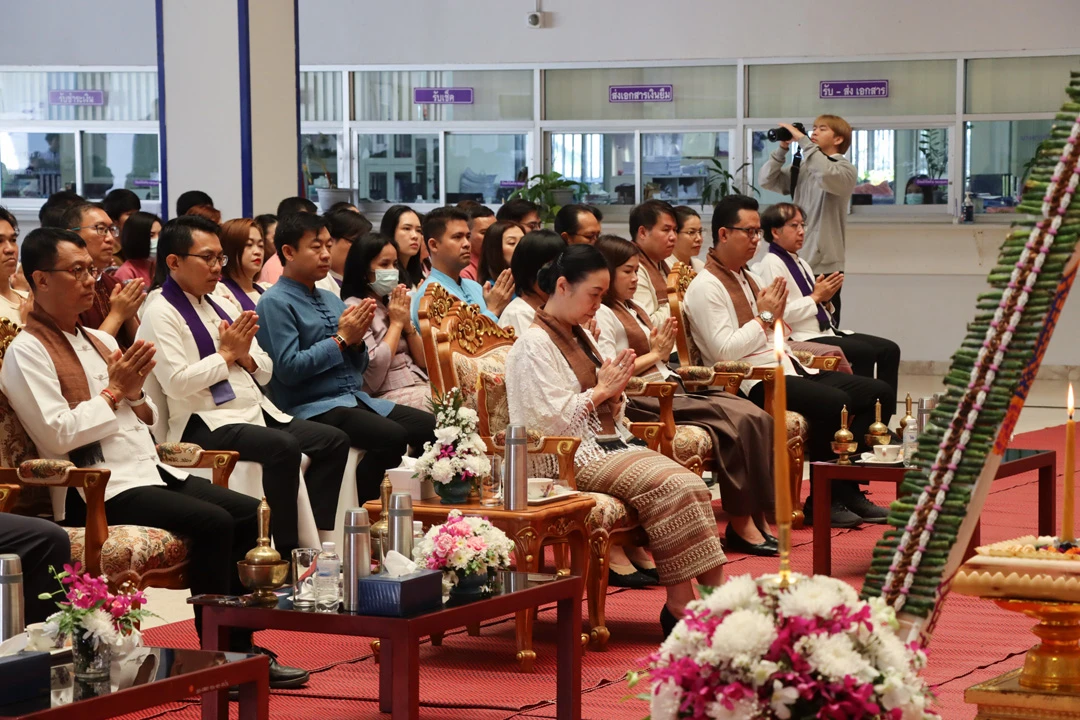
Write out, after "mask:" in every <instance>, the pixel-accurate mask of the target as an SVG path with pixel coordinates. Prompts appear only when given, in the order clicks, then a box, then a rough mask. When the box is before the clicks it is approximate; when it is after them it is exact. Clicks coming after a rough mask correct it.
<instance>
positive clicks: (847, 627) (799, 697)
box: [630, 575, 938, 720]
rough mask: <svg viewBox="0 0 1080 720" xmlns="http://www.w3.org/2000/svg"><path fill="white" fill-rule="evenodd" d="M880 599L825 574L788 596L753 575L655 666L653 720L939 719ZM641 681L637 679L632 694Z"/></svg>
mask: <svg viewBox="0 0 1080 720" xmlns="http://www.w3.org/2000/svg"><path fill="white" fill-rule="evenodd" d="M897 627H899V626H898V624H897V622H896V613H895V612H894V611H893V609H892V608H891V607H889V605H888V604H887V603H886V602H885V601H884V600H882V599H881V598H872V599H870V601H869V602H863V601H860V600H859V599H858V596H857V595H856V593H855V591H854V590H853V589H852V588H851V586H850V585H848V584H847V583H845V582H843V581H841V580H836V579H834V578H831V577H827V576H823V575H815V576H814V577H810V578H799V581H798V582H797V583H796V584H794V585H793V586H791V587H789V588H787V589H784V590H780V589H779V588H778V587H776V586H775V585H774V584H769V583H761V584H759V583H758V582H757V581H755V580H754V579H753V578H752V577H750V576H749V575H743V576H740V577H735V578H732V579H731V580H728V581H727V582H726V583H724V584H723V585H722V586H720V587H718V588H715V589H714V590H712V591H711V592H709V593H707V594H705V595H704V597H702V599H700V600H695V601H694V602H692V603H690V605H689V606H688V607H687V611H686V614H685V615H684V616H683V619H682V620H681V621H679V623H678V625H676V626H675V629H674V630H673V631H672V632H671V635H669V636H668V638H667V640H665V641H664V643H663V644H662V645H661V646H660V649H659V650H658V651H657V652H656V653H655V654H653V655H652V656H651V657H650V658H649V668H650V669H649V676H650V682H651V684H652V687H651V692H650V693H649V694H647V695H643V696H640V697H642V699H647V700H648V701H649V703H650V709H651V718H652V720H677V719H678V718H699V717H708V718H731V719H732V720H734V719H736V718H746V720H751V719H752V718H765V719H767V720H809V719H810V718H821V717H830V718H882V719H885V720H924V719H927V718H937V717H938V716H937V715H935V714H934V713H932V712H930V711H929V710H928V709H927V707H928V705H929V704H930V700H931V699H932V696H931V695H930V691H929V689H928V688H927V686H926V684H925V683H924V682H923V680H922V678H920V677H919V674H918V673H919V670H920V669H922V668H923V666H925V664H926V655H925V654H924V653H923V651H922V650H921V649H919V647H918V646H917V645H916V644H915V643H911V644H909V645H905V644H904V643H903V642H902V641H901V640H900V638H898V637H897V635H896V629H897ZM638 679H639V677H638V676H637V674H636V673H631V675H630V684H631V686H633V684H634V683H636V682H637V681H638Z"/></svg>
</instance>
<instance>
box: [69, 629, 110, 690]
mask: <svg viewBox="0 0 1080 720" xmlns="http://www.w3.org/2000/svg"><path fill="white" fill-rule="evenodd" d="M71 661H72V665H74V672H75V679H76V680H77V681H79V682H83V683H99V682H104V681H107V680H108V679H109V664H110V663H111V662H112V647H111V646H110V645H107V644H105V643H98V644H97V647H94V638H93V637H92V636H91V635H89V634H88V633H85V632H83V631H82V630H76V631H75V635H74V637H72V638H71Z"/></svg>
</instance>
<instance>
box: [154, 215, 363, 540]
mask: <svg viewBox="0 0 1080 720" xmlns="http://www.w3.org/2000/svg"><path fill="white" fill-rule="evenodd" d="M158 244H159V247H160V248H161V253H160V254H159V257H161V258H163V262H164V263H165V264H166V267H167V268H168V276H167V278H166V280H165V283H164V285H162V288H161V297H160V298H156V299H154V300H152V301H151V302H150V304H149V306H148V307H147V308H146V312H145V313H144V314H143V322H142V326H141V327H140V328H139V334H138V338H139V339H141V340H146V341H147V342H152V343H154V345H155V346H156V347H157V348H158V349H159V350H161V352H160V353H159V355H158V365H157V367H156V368H154V379H155V380H156V381H157V383H158V384H159V385H160V386H161V389H162V391H163V392H164V394H165V397H167V398H168V417H169V422H168V431H167V434H166V437H167V439H168V441H169V442H191V443H195V444H196V445H201V446H202V447H208V448H214V449H216V450H235V451H236V452H238V453H240V459H241V460H247V461H251V462H257V463H259V464H260V465H262V470H263V482H262V485H263V492H264V494H265V495H266V500H267V503H269V505H270V510H271V524H272V525H271V529H272V533H273V537H274V545H275V547H276V548H277V549H278V551H279V552H280V553H281V556H282V557H289V555H290V553H291V552H292V551H293V550H294V549H295V548H297V547H299V546H300V538H299V527H298V516H297V510H296V498H297V493H298V492H299V490H300V479H301V475H300V460H301V454H302V453H306V454H307V456H308V457H309V458H311V465H310V466H309V467H308V469H307V471H306V472H305V473H304V483H305V485H306V486H307V491H308V497H309V498H310V500H311V509H312V511H313V513H314V515H315V524H316V527H318V528H319V529H320V530H333V529H334V520H335V519H336V517H335V516H336V512H337V500H338V494H339V489H340V488H341V479H342V476H343V474H344V472H345V464H346V462H347V461H348V458H349V438H348V437H347V436H346V435H345V433H343V432H341V431H340V430H336V429H334V428H331V427H327V426H325V425H319V424H318V423H312V422H307V421H305V420H295V419H293V418H292V417H290V416H289V415H286V414H285V413H283V412H282V411H281V410H279V409H278V408H277V406H275V405H274V403H272V402H271V401H270V399H269V398H268V397H266V396H265V395H264V394H263V392H262V389H261V388H260V386H264V385H267V384H269V382H270V378H271V376H272V374H273V370H274V365H273V363H272V362H271V360H270V357H269V356H268V355H267V354H266V353H265V352H264V351H263V350H262V348H260V347H259V342H258V340H256V339H255V333H256V332H257V331H258V329H259V325H258V322H259V318H258V316H257V315H256V314H255V313H254V312H251V311H245V312H238V310H239V308H237V307H235V306H234V305H232V304H231V303H229V302H223V301H222V300H221V299H219V298H218V297H216V296H215V295H214V289H215V288H216V287H217V284H218V282H219V281H220V280H221V273H222V271H223V269H224V267H225V264H226V262H227V261H228V256H227V255H224V254H223V253H222V250H221V240H220V238H219V237H218V226H217V225H216V224H214V223H213V222H212V221H210V220H207V219H206V218H201V217H198V216H196V215H184V216H181V217H178V218H175V219H173V220H170V221H169V222H168V223H166V224H165V227H164V228H162V230H161V237H160V238H159V240H158ZM162 439H163V440H164V439H165V438H162Z"/></svg>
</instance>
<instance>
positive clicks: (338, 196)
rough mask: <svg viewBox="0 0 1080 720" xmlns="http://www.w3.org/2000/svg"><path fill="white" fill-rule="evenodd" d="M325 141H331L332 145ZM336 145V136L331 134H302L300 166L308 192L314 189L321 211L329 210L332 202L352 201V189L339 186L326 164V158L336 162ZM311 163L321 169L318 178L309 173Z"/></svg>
mask: <svg viewBox="0 0 1080 720" xmlns="http://www.w3.org/2000/svg"><path fill="white" fill-rule="evenodd" d="M327 143H332V145H331V144H327ZM336 145H337V138H336V137H335V136H333V135H305V136H304V146H303V156H304V162H303V164H302V165H301V168H302V170H303V172H304V180H305V182H306V185H307V188H308V194H312V191H314V194H315V195H316V196H317V198H318V201H319V210H321V211H322V212H326V211H327V210H329V209H330V208H331V207H332V206H333V205H334V203H338V202H352V193H353V191H352V189H351V188H339V187H338V186H337V182H336V181H335V180H334V177H335V176H334V175H332V174H331V173H330V167H329V166H328V165H327V164H326V162H327V160H333V161H334V162H335V163H336V162H337V147H336ZM312 163H314V164H316V165H318V170H320V171H322V175H321V176H320V177H318V178H314V177H313V176H312V174H311V168H310V167H309V166H310V165H311V164H312Z"/></svg>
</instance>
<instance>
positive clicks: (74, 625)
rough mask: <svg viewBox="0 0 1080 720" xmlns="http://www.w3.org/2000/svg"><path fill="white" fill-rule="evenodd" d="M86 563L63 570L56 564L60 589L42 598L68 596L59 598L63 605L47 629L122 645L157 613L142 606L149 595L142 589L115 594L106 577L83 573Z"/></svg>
mask: <svg viewBox="0 0 1080 720" xmlns="http://www.w3.org/2000/svg"><path fill="white" fill-rule="evenodd" d="M81 571H82V565H81V564H80V563H78V562H76V563H75V564H74V565H64V570H63V572H60V573H57V572H56V570H55V569H54V568H51V567H50V568H49V572H51V573H52V576H53V577H54V578H56V580H57V581H58V582H59V583H60V589H59V590H57V591H56V592H52V593H42V594H41V595H40V599H41V600H48V599H49V598H52V597H54V596H56V595H60V594H63V595H64V600H62V601H60V602H57V603H56V606H57V607H58V608H60V610H59V612H55V613H53V614H52V615H50V616H49V618H48V620H47V621H46V623H45V632H46V634H47V635H49V636H50V637H51V638H53V639H54V640H55V639H57V638H58V637H60V636H67V637H74V635H75V634H76V633H79V634H82V635H83V636H85V637H87V638H88V639H89V640H90V641H91V643H92V644H93V646H94V647H95V648H97V647H99V646H101V645H119V644H121V643H124V642H125V638H130V637H134V638H136V640H137V639H138V638H139V631H138V630H137V629H136V628H137V626H138V624H139V623H140V622H142V621H143V620H144V619H146V618H147V617H150V616H152V615H153V613H150V612H148V611H146V610H143V609H142V606H143V605H145V604H146V596H145V595H144V594H143V592H142V590H139V591H137V592H134V593H131V594H130V595H125V594H118V595H114V594H112V593H110V592H109V586H108V584H107V583H106V581H105V578H104V577H94V576H93V575H91V574H90V573H85V574H80V572H81Z"/></svg>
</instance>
